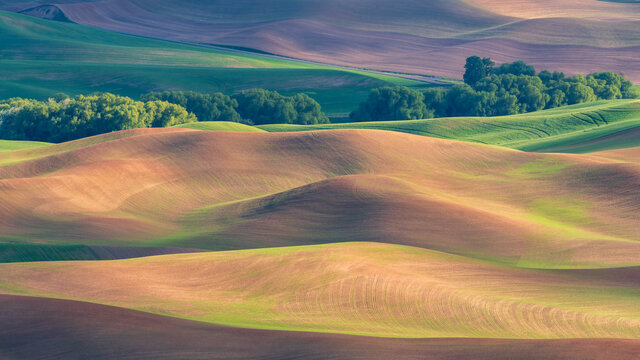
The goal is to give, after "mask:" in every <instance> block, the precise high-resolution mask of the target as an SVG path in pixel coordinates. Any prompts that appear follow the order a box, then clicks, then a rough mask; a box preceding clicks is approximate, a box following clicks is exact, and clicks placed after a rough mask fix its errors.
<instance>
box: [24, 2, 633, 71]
mask: <svg viewBox="0 0 640 360" xmlns="http://www.w3.org/2000/svg"><path fill="white" fill-rule="evenodd" d="M58 6H59V8H60V9H62V11H63V12H64V14H65V15H66V16H67V17H68V18H69V19H71V20H73V21H75V22H78V23H81V24H86V25H91V26H97V27H101V28H104V29H110V30H116V31H121V32H126V33H134V34H140V35H147V36H153V37H160V38H165V39H172V40H180V41H192V42H201V43H210V44H227V45H235V46H242V47H247V48H255V49H259V50H261V51H266V52H270V53H277V54H283V55H287V56H293V57H297V58H305V59H311V60H318V61H323V62H328V63H333V64H348V65H356V66H362V67H367V68H376V69H385V70H391V71H404V72H410V73H421V74H430V75H439V76H448V77H454V78H460V77H461V75H462V74H461V70H460V69H462V65H463V64H464V59H465V58H466V57H467V56H470V55H474V54H477V55H482V56H488V57H491V58H493V59H495V60H497V61H499V62H502V61H513V60H516V59H523V60H525V61H527V62H528V63H532V64H534V65H536V66H538V67H539V68H548V69H550V70H559V71H565V72H568V73H586V72H592V71H597V70H613V71H617V72H624V73H625V74H626V75H627V76H628V77H629V78H630V79H632V80H634V81H636V82H638V81H640V66H638V62H637V61H635V59H636V58H637V54H638V53H639V52H640V26H638V21H640V9H639V8H638V6H637V5H636V4H633V3H626V2H625V3H621V2H606V1H597V0H569V1H554V0H542V1H536V0H519V1H506V0H469V1H463V0H428V1H414V0H400V1H379V0H352V1H348V2H345V1H340V0H278V1H276V2H269V3H266V2H263V3H262V4H261V5H257V4H256V2H255V1H249V0H241V1H238V0H217V1H194V0H153V1H151V0H137V1H131V0H106V1H99V2H89V1H74V2H70V3H65V4H59V5H58ZM14 8H15V6H14Z"/></svg>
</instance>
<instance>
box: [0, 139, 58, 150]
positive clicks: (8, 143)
mask: <svg viewBox="0 0 640 360" xmlns="http://www.w3.org/2000/svg"><path fill="white" fill-rule="evenodd" d="M46 145H51V144H50V143H45V142H38V141H13V140H0V151H9V150H20V149H31V148H36V147H40V146H46Z"/></svg>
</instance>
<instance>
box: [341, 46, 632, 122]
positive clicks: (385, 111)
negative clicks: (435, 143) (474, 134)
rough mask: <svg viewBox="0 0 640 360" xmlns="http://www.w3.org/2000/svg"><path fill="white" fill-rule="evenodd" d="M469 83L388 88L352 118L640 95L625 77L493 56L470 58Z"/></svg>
mask: <svg viewBox="0 0 640 360" xmlns="http://www.w3.org/2000/svg"><path fill="white" fill-rule="evenodd" d="M465 70H466V71H465V73H464V84H460V85H455V86H452V87H450V88H433V89H427V90H426V91H424V92H420V91H418V90H413V89H409V88H406V87H384V88H379V89H374V90H372V91H371V92H370V94H369V97H368V98H367V100H366V101H365V102H363V103H362V104H360V106H359V108H358V109H356V110H355V111H353V112H352V113H351V114H350V118H351V120H352V121H376V120H410V119H426V118H432V117H448V116H501V115H513V114H519V113H525V112H532V111H538V110H542V109H551V108H555V107H559V106H564V105H573V104H579V103H583V102H588V101H595V100H600V99H604V100H611V99H631V98H636V97H638V95H637V94H636V93H635V92H634V91H633V88H632V87H633V84H632V83H631V82H630V81H629V80H627V79H625V78H624V77H623V76H622V75H620V74H616V73H613V72H598V73H592V74H589V75H587V76H584V75H575V76H570V77H569V76H565V74H564V73H561V72H553V73H551V72H549V71H546V70H545V71H541V72H540V73H536V70H535V68H534V67H533V66H531V65H529V64H526V63H525V62H523V61H516V62H513V63H504V64H502V65H500V66H497V67H496V66H495V63H494V62H493V61H492V60H491V59H489V58H479V57H477V56H472V57H469V58H468V59H467V62H466V65H465Z"/></svg>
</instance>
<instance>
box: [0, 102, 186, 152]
mask: <svg viewBox="0 0 640 360" xmlns="http://www.w3.org/2000/svg"><path fill="white" fill-rule="evenodd" d="M194 121H197V119H196V117H195V115H193V114H192V113H189V112H187V111H186V110H185V109H184V108H183V107H182V106H179V105H175V104H171V103H169V102H166V101H147V102H142V101H135V100H133V99H131V98H128V97H125V96H118V95H114V94H109V93H96V94H92V95H88V96H85V95H79V96H76V97H74V98H69V97H68V96H66V95H64V94H59V95H56V96H54V97H53V98H51V99H49V100H47V101H37V100H32V99H22V98H12V99H8V100H2V101H0V138H2V139H8V140H34V141H48V142H63V141H69V140H74V139H79V138H83V137H87V136H93V135H98V134H103V133H107V132H111V131H118V130H127V129H135V128H145V127H166V126H173V125H177V124H183V123H188V122H194Z"/></svg>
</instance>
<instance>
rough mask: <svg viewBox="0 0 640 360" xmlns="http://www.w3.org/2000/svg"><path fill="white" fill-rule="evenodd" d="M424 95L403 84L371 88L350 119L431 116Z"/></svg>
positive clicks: (373, 119) (431, 111) (419, 117)
mask: <svg viewBox="0 0 640 360" xmlns="http://www.w3.org/2000/svg"><path fill="white" fill-rule="evenodd" d="M433 114H434V112H433V110H429V109H427V106H426V105H425V103H424V95H423V94H422V93H421V92H420V91H417V90H412V89H409V88H407V87H404V86H398V87H382V88H378V89H373V90H371V92H370V93H369V97H368V98H367V100H366V101H364V102H363V103H361V104H360V107H359V108H358V109H357V110H355V111H353V112H352V113H351V115H350V118H351V120H352V121H379V120H407V119H425V118H430V117H433Z"/></svg>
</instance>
